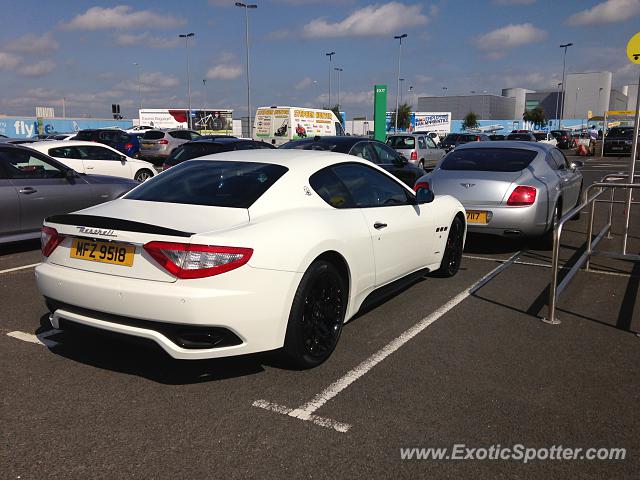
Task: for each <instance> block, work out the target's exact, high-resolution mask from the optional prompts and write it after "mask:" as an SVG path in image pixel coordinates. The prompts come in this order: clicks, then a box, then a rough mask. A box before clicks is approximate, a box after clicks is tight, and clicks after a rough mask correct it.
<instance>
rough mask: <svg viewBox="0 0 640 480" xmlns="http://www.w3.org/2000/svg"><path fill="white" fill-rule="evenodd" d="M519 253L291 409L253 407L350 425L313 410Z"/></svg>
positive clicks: (340, 427) (263, 403) (339, 427)
mask: <svg viewBox="0 0 640 480" xmlns="http://www.w3.org/2000/svg"><path fill="white" fill-rule="evenodd" d="M521 254H522V252H517V253H516V254H514V255H513V256H512V257H511V258H509V260H507V261H506V262H505V263H503V264H501V265H499V266H498V267H496V268H494V269H493V270H491V271H490V272H489V273H487V274H486V275H485V276H484V277H482V278H481V279H480V280H478V281H477V282H475V283H474V284H473V285H471V287H469V288H467V289H465V290H463V291H462V292H460V293H459V294H458V295H456V296H455V297H453V298H452V299H451V300H449V301H448V302H447V303H445V304H444V305H442V306H441V307H440V308H438V309H437V310H435V311H434V312H432V313H431V314H430V315H428V316H427V317H425V318H423V319H422V320H420V321H419V322H418V323H416V324H415V325H414V326H413V327H411V328H409V329H408V330H405V331H404V332H403V333H402V334H401V335H400V336H399V337H397V338H395V339H394V340H392V341H391V342H389V343H388V344H387V345H385V346H384V347H382V348H381V349H380V350H378V351H377V352H376V353H374V354H373V355H371V356H370V357H369V358H367V359H366V360H365V361H363V362H362V363H361V364H360V365H358V366H357V367H355V368H354V369H352V370H350V371H348V372H347V373H346V374H345V375H344V376H342V377H341V378H339V379H338V380H336V381H335V382H333V383H332V384H331V385H329V386H328V387H327V388H325V389H324V390H323V391H322V392H320V393H318V394H317V395H316V396H315V397H313V398H312V399H311V400H310V401H308V402H307V403H305V404H304V405H302V406H300V407H298V408H295V409H292V408H289V407H286V406H283V405H278V404H275V403H272V402H269V401H267V400H262V399H260V400H256V401H255V402H253V406H254V407H258V408H263V409H265V410H269V411H272V412H276V413H279V414H281V415H287V416H290V417H294V418H298V419H300V420H304V421H311V422H313V423H314V424H316V425H320V426H322V427H327V428H332V429H334V430H336V431H338V432H342V433H345V432H347V431H348V430H349V429H350V428H351V425H349V424H347V423H342V422H338V421H336V420H332V419H329V418H325V417H318V416H317V415H315V414H314V412H315V411H316V410H318V409H319V408H320V407H322V406H323V405H324V404H325V403H327V402H328V401H329V400H331V399H332V398H334V397H335V396H337V395H338V394H339V393H340V392H342V391H343V390H344V389H345V388H347V387H348V386H349V385H351V384H352V383H353V382H355V381H356V380H358V379H359V378H361V377H362V376H363V375H365V374H366V373H367V372H369V370H371V369H372V368H373V367H375V366H376V365H377V364H379V363H380V362H381V361H382V360H384V359H385V358H387V357H388V356H389V355H391V354H392V353H393V352H395V351H397V350H398V349H399V348H400V347H402V346H403V345H404V344H405V343H407V342H408V341H409V340H411V339H412V338H413V337H415V336H416V335H418V334H419V333H420V332H422V331H423V330H424V329H426V328H427V327H428V326H429V325H432V324H433V323H434V322H435V321H436V320H438V319H439V318H440V317H442V316H443V315H444V314H446V313H447V312H448V311H449V310H451V309H452V308H454V307H455V306H456V305H458V304H459V303H461V302H462V301H463V300H465V299H466V298H467V297H469V296H470V295H471V294H473V293H474V292H475V291H476V290H478V289H479V288H481V287H482V286H483V285H485V284H486V283H488V282H489V281H490V280H492V279H493V278H494V277H495V276H496V275H498V274H499V273H500V272H502V271H503V270H505V269H506V268H508V267H509V266H510V265H512V264H513V262H515V261H516V259H517V258H518V257H519V256H520V255H521Z"/></svg>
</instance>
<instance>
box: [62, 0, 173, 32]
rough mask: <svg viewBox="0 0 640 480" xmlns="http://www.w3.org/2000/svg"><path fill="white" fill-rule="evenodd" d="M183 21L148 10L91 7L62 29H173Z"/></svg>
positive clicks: (123, 7)
mask: <svg viewBox="0 0 640 480" xmlns="http://www.w3.org/2000/svg"><path fill="white" fill-rule="evenodd" d="M184 24H185V21H184V19H181V18H177V17H174V16H172V15H169V14H167V13H155V12H152V11H150V10H137V11H135V10H133V9H132V8H131V7H130V6H128V5H118V6H115V7H113V8H102V7H91V8H90V9H89V10H87V11H86V12H84V13H81V14H80V15H77V16H76V17H74V18H73V19H72V20H71V21H70V22H69V23H67V24H64V27H65V28H67V29H69V30H107V29H115V30H129V29H134V28H173V27H178V26H180V25H184Z"/></svg>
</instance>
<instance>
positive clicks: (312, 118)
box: [253, 107, 345, 146]
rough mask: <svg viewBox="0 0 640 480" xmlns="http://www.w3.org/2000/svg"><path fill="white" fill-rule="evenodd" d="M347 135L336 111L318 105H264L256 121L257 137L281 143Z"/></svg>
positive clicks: (274, 143) (254, 136)
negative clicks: (310, 106)
mask: <svg viewBox="0 0 640 480" xmlns="http://www.w3.org/2000/svg"><path fill="white" fill-rule="evenodd" d="M344 134H345V133H344V129H343V128H342V123H341V122H340V120H339V119H338V117H336V115H335V113H333V112H332V111H331V110H319V109H316V108H303V107H260V108H258V110H257V111H256V119H255V121H254V123H253V138H254V139H255V140H263V141H265V142H268V143H271V144H273V145H278V146H279V145H282V144H283V143H286V142H288V141H289V140H298V139H300V138H306V137H316V136H319V137H322V136H327V135H344Z"/></svg>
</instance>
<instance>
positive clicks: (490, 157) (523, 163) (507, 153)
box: [440, 148, 537, 172]
mask: <svg viewBox="0 0 640 480" xmlns="http://www.w3.org/2000/svg"><path fill="white" fill-rule="evenodd" d="M536 155H537V152H535V151H532V150H523V149H519V148H467V149H463V150H457V149H456V150H453V151H452V152H451V153H449V155H447V156H446V157H445V159H444V161H443V162H442V165H441V166H440V168H441V169H442V170H472V171H477V172H518V171H520V170H524V169H525V168H527V167H528V166H529V164H530V163H531V161H532V160H533V159H534V158H535V157H536Z"/></svg>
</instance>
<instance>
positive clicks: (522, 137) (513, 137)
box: [507, 133, 531, 142]
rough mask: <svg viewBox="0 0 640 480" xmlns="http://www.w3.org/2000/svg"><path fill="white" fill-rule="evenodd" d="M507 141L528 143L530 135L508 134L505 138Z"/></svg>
mask: <svg viewBox="0 0 640 480" xmlns="http://www.w3.org/2000/svg"><path fill="white" fill-rule="evenodd" d="M507 140H519V141H524V142H530V141H531V135H530V134H528V133H510V134H509V135H508V136H507Z"/></svg>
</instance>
